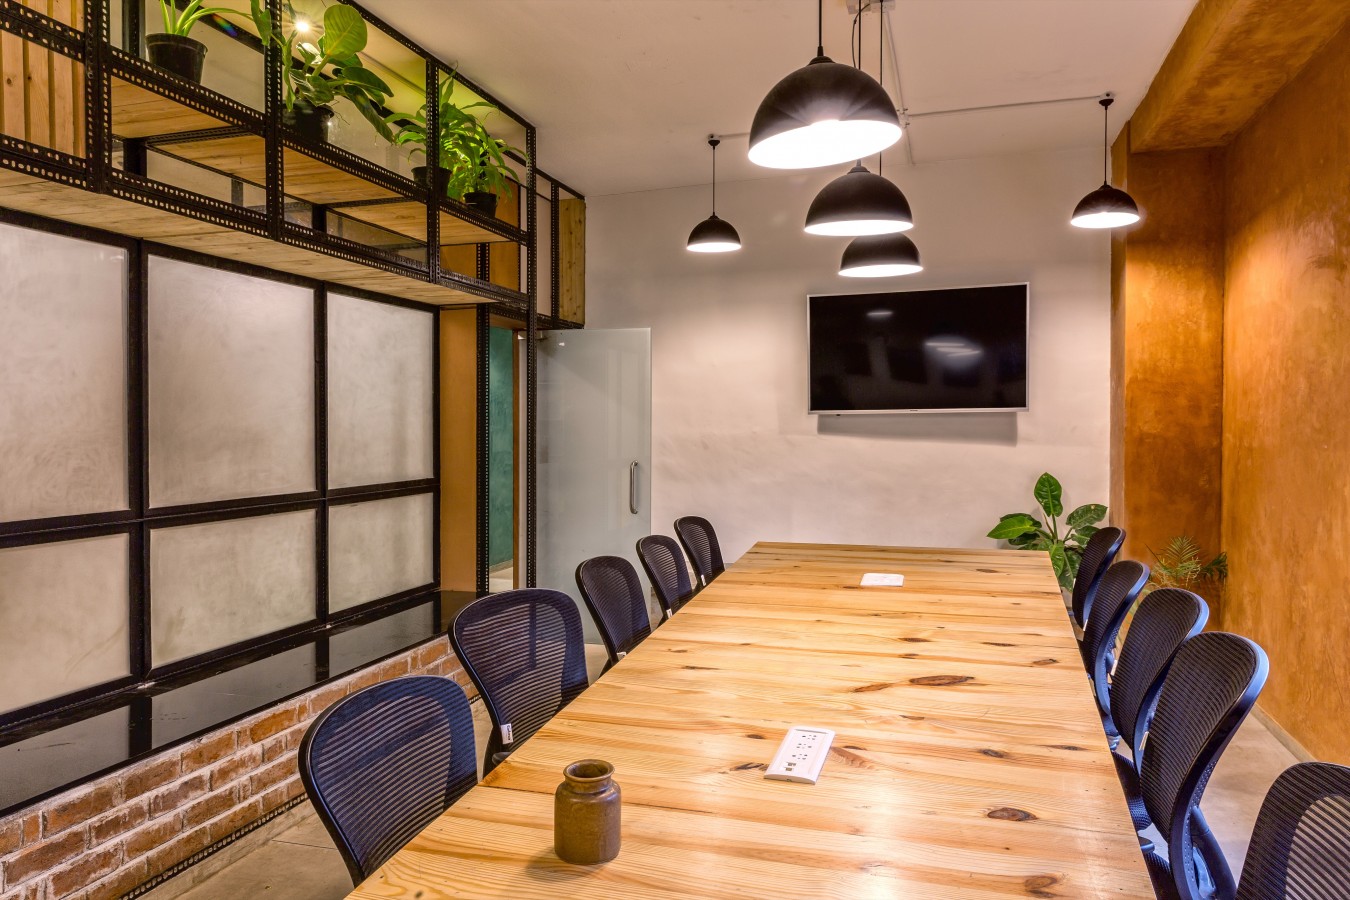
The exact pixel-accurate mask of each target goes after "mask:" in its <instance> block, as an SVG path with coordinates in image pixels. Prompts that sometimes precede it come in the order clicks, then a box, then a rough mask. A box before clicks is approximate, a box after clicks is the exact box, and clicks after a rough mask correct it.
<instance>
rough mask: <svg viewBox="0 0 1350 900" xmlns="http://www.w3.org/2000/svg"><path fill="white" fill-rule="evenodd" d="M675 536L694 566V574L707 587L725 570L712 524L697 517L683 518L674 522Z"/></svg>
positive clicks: (720, 549)
mask: <svg viewBox="0 0 1350 900" xmlns="http://www.w3.org/2000/svg"><path fill="white" fill-rule="evenodd" d="M675 535H676V537H678V538H679V539H680V544H682V545H683V546H684V552H685V553H687V554H689V561H690V562H691V563H693V564H694V574H695V575H697V576H698V578H699V581H701V582H702V583H703V584H704V585H707V584H708V583H709V582H711V581H712V580H713V579H714V578H716V577H717V576H718V575H721V574H722V572H723V571H724V570H725V569H726V566H725V565H724V564H723V563H722V548H721V546H720V545H719V544H718V543H717V532H715V531H713V527H712V523H711V522H709V521H708V520H707V519H704V518H700V517H699V516H683V517H681V518H679V519H676V520H675Z"/></svg>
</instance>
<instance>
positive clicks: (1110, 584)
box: [1078, 559, 1148, 713]
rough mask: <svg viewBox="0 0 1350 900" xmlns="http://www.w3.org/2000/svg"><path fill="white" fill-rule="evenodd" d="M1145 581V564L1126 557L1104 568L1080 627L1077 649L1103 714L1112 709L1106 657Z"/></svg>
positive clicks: (1108, 668)
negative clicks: (1079, 641)
mask: <svg viewBox="0 0 1350 900" xmlns="http://www.w3.org/2000/svg"><path fill="white" fill-rule="evenodd" d="M1147 583H1148V566H1146V565H1144V564H1143V563H1141V562H1135V561H1134V560H1132V559H1127V560H1125V561H1124V562H1118V563H1116V564H1115V565H1113V566H1112V567H1111V568H1109V569H1107V570H1106V574H1105V575H1103V576H1102V580H1101V582H1100V584H1098V585H1097V597H1096V600H1094V601H1093V607H1092V616H1091V617H1090V618H1089V619H1088V622H1087V628H1085V629H1084V630H1083V640H1082V642H1081V643H1079V645H1078V649H1079V651H1080V652H1081V653H1082V654H1083V667H1084V668H1085V669H1087V673H1088V680H1089V681H1091V682H1092V693H1093V695H1094V696H1095V697H1096V699H1097V707H1098V709H1099V710H1100V711H1101V712H1102V713H1107V712H1109V711H1110V709H1111V700H1110V696H1109V691H1110V681H1109V678H1108V673H1109V672H1110V662H1109V660H1108V656H1110V654H1111V651H1112V650H1113V649H1114V648H1115V645H1116V638H1117V637H1118V636H1119V635H1120V626H1121V625H1123V624H1124V622H1125V616H1126V615H1127V614H1128V613H1129V611H1130V607H1131V606H1133V605H1134V601H1135V599H1136V598H1137V597H1138V596H1139V592H1140V591H1141V590H1143V589H1144V585H1145V584H1147Z"/></svg>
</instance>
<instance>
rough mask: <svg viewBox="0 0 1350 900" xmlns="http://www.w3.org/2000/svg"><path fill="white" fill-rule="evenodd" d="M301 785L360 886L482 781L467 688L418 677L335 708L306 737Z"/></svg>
mask: <svg viewBox="0 0 1350 900" xmlns="http://www.w3.org/2000/svg"><path fill="white" fill-rule="evenodd" d="M300 777H301V779H302V780H303V781H304V784H305V790H307V791H308V792H309V796H310V799H311V800H312V801H313V803H314V808H315V809H316V810H317V811H318V813H319V818H320V819H322V820H323V823H324V825H325V826H326V827H327V828H328V833H329V834H331V835H332V837H333V841H334V843H336V844H337V847H338V850H340V851H341V852H342V858H343V860H344V861H345V862H346V863H347V870H348V871H349V872H351V876H352V882H353V883H354V884H359V883H360V882H361V881H364V880H365V879H366V878H367V877H368V876H369V875H370V873H372V872H373V871H375V869H377V868H379V866H380V865H381V864H383V863H384V862H385V860H387V859H389V857H391V856H393V855H394V853H396V852H397V851H398V849H399V848H400V847H402V846H403V845H404V844H406V843H408V841H410V840H412V838H413V837H415V836H416V835H417V833H418V832H420V831H421V830H422V829H423V828H425V827H426V826H427V825H429V824H430V823H431V822H432V820H434V819H435V818H436V817H437V816H439V815H440V814H441V813H443V812H445V809H446V807H448V806H449V805H450V804H451V803H454V802H455V801H456V800H458V799H459V798H460V797H461V796H462V795H463V794H464V792H465V791H467V790H468V789H469V788H471V787H473V786H474V783H475V782H476V781H477V778H478V762H477V758H476V755H475V753H474V741H473V716H472V715H471V714H470V712H469V701H468V699H467V698H466V697H465V696H464V690H463V688H461V687H460V686H459V685H457V684H455V682H453V681H451V680H450V679H448V678H436V677H432V676H425V675H418V676H413V677H410V678H398V679H395V680H393V681H386V682H383V683H382V684H376V685H373V686H371V687H368V688H365V689H364V690H361V691H357V692H356V693H355V694H352V695H351V696H350V697H346V698H344V699H342V700H339V701H338V702H337V703H335V704H334V705H332V706H330V707H329V708H328V709H327V710H326V711H325V712H324V713H323V714H322V715H321V716H319V718H317V719H315V720H314V723H313V724H312V725H310V726H309V730H308V731H306V732H305V738H304V740H303V741H302V742H301V744H300Z"/></svg>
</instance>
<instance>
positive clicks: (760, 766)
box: [731, 762, 768, 772]
mask: <svg viewBox="0 0 1350 900" xmlns="http://www.w3.org/2000/svg"><path fill="white" fill-rule="evenodd" d="M767 768H768V766H766V765H765V764H764V763H759V762H748V763H741V764H740V765H739V766H732V767H731V771H733V772H746V771H749V770H750V769H767Z"/></svg>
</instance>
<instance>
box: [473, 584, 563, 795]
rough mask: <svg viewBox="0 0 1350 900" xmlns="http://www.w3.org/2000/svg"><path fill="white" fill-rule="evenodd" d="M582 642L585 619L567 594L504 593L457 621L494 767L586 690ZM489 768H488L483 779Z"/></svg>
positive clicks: (526, 590)
mask: <svg viewBox="0 0 1350 900" xmlns="http://www.w3.org/2000/svg"><path fill="white" fill-rule="evenodd" d="M583 640H584V639H583V637H582V633H581V614H580V613H579V612H577V605H576V604H575V603H574V602H572V598H571V597H569V596H567V595H566V594H564V593H563V592H562V591H551V590H546V589H543V588H523V589H521V590H515V591H503V592H502V593H500V594H492V595H490V596H487V597H483V598H481V599H479V600H475V601H474V602H473V603H470V604H469V605H468V606H466V607H464V608H463V609H462V610H460V612H459V615H457V616H455V624H454V627H452V628H451V629H450V641H451V643H452V644H453V645H454V648H455V654H456V655H457V656H458V657H459V660H460V662H461V663H463V664H464V671H466V672H468V673H469V677H470V678H471V679H473V683H474V685H475V686H476V687H477V688H478V692H479V693H480V694H481V695H482V696H483V704H484V705H485V706H486V707H487V710H488V714H489V715H490V716H491V717H492V724H493V728H492V736H491V737H490V738H489V739H488V747H487V751H486V754H485V756H486V759H487V760H488V761H490V760H491V759H492V757H493V755H494V754H495V753H497V752H498V751H500V750H502V749H504V748H507V747H514V746H515V745H517V744H519V743H520V742H521V741H524V740H525V739H526V738H528V737H529V736H530V735H532V734H534V733H535V732H536V731H538V730H539V729H540V728H541V727H543V725H544V724H545V723H546V722H548V720H549V719H551V718H553V716H554V715H555V714H556V713H557V712H558V710H560V709H562V708H563V707H564V706H566V705H567V704H569V703H571V702H572V701H573V700H574V699H576V697H577V695H578V694H580V693H581V692H582V691H583V690H585V689H586V684H587V681H586V647H585V644H584V642H583ZM506 725H510V726H511V732H512V734H511V740H510V741H507V740H506V739H505V737H504V734H503V728H504V726H506ZM489 768H491V765H490V764H489V763H485V764H484V771H486V770H487V769H489Z"/></svg>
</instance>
